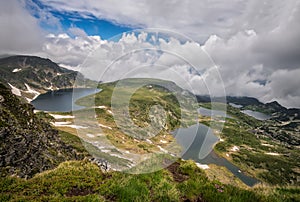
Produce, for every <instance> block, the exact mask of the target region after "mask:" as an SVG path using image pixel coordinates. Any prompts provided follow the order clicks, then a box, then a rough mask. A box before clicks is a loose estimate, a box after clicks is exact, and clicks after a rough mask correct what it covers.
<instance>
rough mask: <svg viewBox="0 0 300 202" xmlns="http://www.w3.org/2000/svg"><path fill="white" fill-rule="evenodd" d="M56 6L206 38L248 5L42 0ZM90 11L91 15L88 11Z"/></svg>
mask: <svg viewBox="0 0 300 202" xmlns="http://www.w3.org/2000/svg"><path fill="white" fill-rule="evenodd" d="M41 2H43V3H44V4H46V5H48V6H51V7H52V8H53V9H55V10H59V11H64V12H65V11H68V12H79V14H81V15H82V17H90V15H93V16H95V17H97V18H100V19H108V20H110V21H114V22H115V23H118V24H124V25H128V26H132V27H144V28H145V27H147V28H149V27H151V28H152V27H154V28H164V29H172V30H176V31H179V32H181V33H184V34H187V35H189V36H190V37H192V38H194V39H197V40H201V41H203V40H204V39H206V38H207V37H208V36H209V35H211V34H220V35H226V34H228V33H230V32H231V26H232V25H233V24H235V23H236V20H238V19H239V16H241V15H242V13H243V11H244V10H245V9H246V3H245V2H244V1H240V0H232V1H222V0H213V1H207V0H205V1H198V0H191V1H180V0H173V1H160V0H152V1H148V0H141V1H138V2H135V1H132V0H123V1H117V0H113V1H111V0H102V1H93V0H86V1H76V0H70V1H64V2H62V1H59V0H42V1H41ZM87 14H90V15H87Z"/></svg>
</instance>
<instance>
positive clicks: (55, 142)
mask: <svg viewBox="0 0 300 202" xmlns="http://www.w3.org/2000/svg"><path fill="white" fill-rule="evenodd" d="M78 158H79V157H78V156H77V155H76V151H75V150H74V149H73V148H72V147H71V146H68V145H66V144H64V143H63V142H62V141H61V140H60V139H59V137H58V131H57V130H55V129H53V128H52V127H51V126H50V125H49V124H48V123H47V122H45V121H43V120H41V119H40V118H38V117H37V116H36V115H35V114H34V113H33V107H32V106H31V105H30V104H27V103H22V102H21V101H20V100H19V99H18V98H17V97H16V96H15V95H13V94H12V93H11V91H10V89H8V88H7V87H5V86H4V85H2V84H0V170H1V175H12V174H13V175H17V176H19V177H24V178H28V177H32V176H33V175H34V174H36V173H38V172H41V171H44V170H47V169H51V168H54V167H55V166H57V165H58V164H59V163H60V162H63V161H65V160H71V159H78Z"/></svg>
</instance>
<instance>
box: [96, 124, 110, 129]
mask: <svg viewBox="0 0 300 202" xmlns="http://www.w3.org/2000/svg"><path fill="white" fill-rule="evenodd" d="M99 126H100V127H102V128H108V129H109V130H111V129H112V128H111V127H109V126H106V125H103V124H101V123H99Z"/></svg>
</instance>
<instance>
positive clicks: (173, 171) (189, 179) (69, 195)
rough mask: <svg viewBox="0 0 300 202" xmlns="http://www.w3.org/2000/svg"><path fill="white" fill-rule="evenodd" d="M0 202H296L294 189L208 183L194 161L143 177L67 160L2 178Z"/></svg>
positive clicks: (177, 164) (182, 162)
mask: <svg viewBox="0 0 300 202" xmlns="http://www.w3.org/2000/svg"><path fill="white" fill-rule="evenodd" d="M0 188H1V189H0V190H1V195H0V201H183V200H189V201H197V200H200V201H258V202H259V201H270V202H271V201H272V202H277V201H278V202H279V201H296V200H297V199H299V198H297V197H298V193H299V192H298V191H299V189H297V188H293V187H286V188H277V189H274V190H273V191H269V190H268V189H265V188H262V187H260V188H256V189H253V190H252V189H242V188H237V187H234V186H231V185H225V184H222V183H220V182H219V181H210V180H208V178H207V177H206V174H205V173H204V171H202V170H200V169H199V168H198V167H197V166H196V165H195V164H194V163H193V162H192V161H178V162H175V163H174V164H172V166H170V167H168V168H166V169H162V170H160V171H156V172H153V173H147V174H140V175H134V174H127V173H121V172H107V173H103V172H101V170H100V169H99V168H98V167H97V166H96V165H95V164H92V163H90V162H88V161H68V162H64V163H62V164H60V165H59V166H58V167H57V168H56V169H54V170H50V171H46V172H43V173H41V174H38V175H36V176H34V177H33V178H31V179H29V180H25V179H19V178H16V177H6V178H1V180H0Z"/></svg>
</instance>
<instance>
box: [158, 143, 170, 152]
mask: <svg viewBox="0 0 300 202" xmlns="http://www.w3.org/2000/svg"><path fill="white" fill-rule="evenodd" d="M157 147H158V148H159V150H160V151H162V152H163V153H168V151H167V150H165V149H164V148H162V147H161V146H159V145H157Z"/></svg>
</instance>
